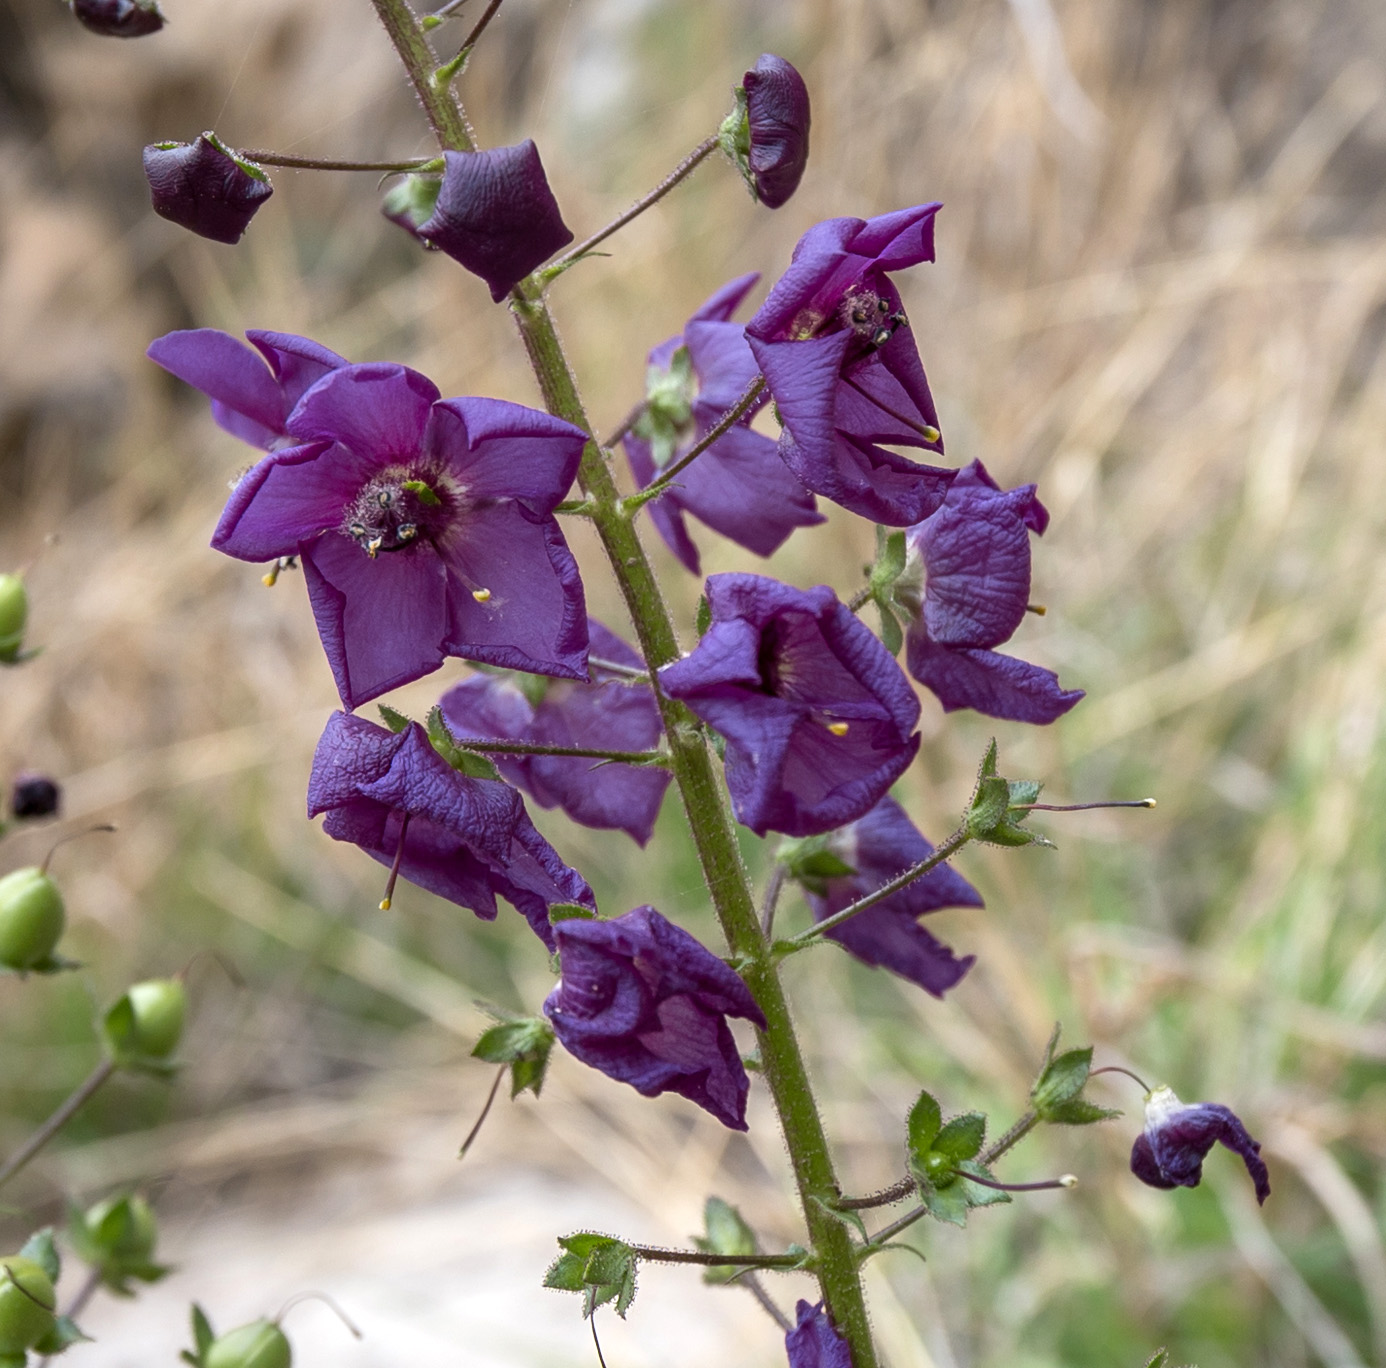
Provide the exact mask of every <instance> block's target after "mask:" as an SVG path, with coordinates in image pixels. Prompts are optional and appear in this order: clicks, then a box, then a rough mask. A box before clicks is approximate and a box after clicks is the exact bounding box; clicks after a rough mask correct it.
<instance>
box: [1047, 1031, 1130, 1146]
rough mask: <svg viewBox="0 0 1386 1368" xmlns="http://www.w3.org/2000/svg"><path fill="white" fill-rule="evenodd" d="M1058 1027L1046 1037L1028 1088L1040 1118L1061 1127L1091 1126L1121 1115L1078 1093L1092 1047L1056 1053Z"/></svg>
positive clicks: (1088, 1069) (1089, 1069)
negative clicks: (1035, 1075) (1037, 1065)
mask: <svg viewBox="0 0 1386 1368" xmlns="http://www.w3.org/2000/svg"><path fill="white" fill-rule="evenodd" d="M1058 1044H1059V1027H1058V1026H1057V1025H1056V1026H1055V1027H1054V1034H1053V1035H1051V1036H1050V1037H1049V1044H1048V1046H1047V1047H1046V1049H1045V1055H1044V1064H1043V1066H1042V1067H1041V1068H1040V1071H1039V1076H1038V1077H1037V1078H1036V1079H1035V1082H1034V1086H1033V1087H1032V1088H1031V1089H1030V1105H1031V1106H1032V1107H1033V1108H1034V1109H1035V1115H1036V1116H1038V1117H1039V1118H1040V1120H1041V1121H1047V1122H1049V1123H1050V1124H1051V1125H1060V1126H1090V1125H1092V1124H1093V1123H1094V1122H1095V1121H1110V1120H1111V1119H1113V1118H1114V1117H1118V1116H1120V1115H1121V1113H1120V1112H1119V1111H1114V1110H1112V1109H1111V1108H1110V1107H1099V1106H1098V1105H1097V1104H1096V1103H1095V1102H1089V1101H1087V1099H1086V1098H1084V1097H1083V1096H1082V1095H1081V1094H1082V1092H1083V1089H1084V1088H1085V1087H1086V1086H1087V1083H1088V1075H1089V1074H1090V1073H1091V1072H1092V1046H1091V1045H1088V1046H1086V1047H1084V1048H1083V1049H1079V1050H1065V1051H1064V1052H1063V1054H1061V1055H1056V1054H1055V1053H1054V1051H1055V1050H1056V1049H1057V1048H1058Z"/></svg>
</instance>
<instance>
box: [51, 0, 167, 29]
mask: <svg viewBox="0 0 1386 1368" xmlns="http://www.w3.org/2000/svg"><path fill="white" fill-rule="evenodd" d="M72 12H73V14H75V15H76V16H77V22H78V23H79V24H81V25H82V27H83V28H85V29H90V30H91V32H92V33H99V34H100V35H101V36H102V37H103V38H143V37H145V36H146V35H147V34H150V33H158V31H159V30H160V29H161V28H163V26H164V16H163V15H162V14H160V13H159V7H158V5H156V4H155V3H154V0H72Z"/></svg>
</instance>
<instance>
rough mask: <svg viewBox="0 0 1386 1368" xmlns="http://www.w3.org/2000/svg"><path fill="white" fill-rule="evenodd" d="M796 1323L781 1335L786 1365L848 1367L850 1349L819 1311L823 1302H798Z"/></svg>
mask: <svg viewBox="0 0 1386 1368" xmlns="http://www.w3.org/2000/svg"><path fill="white" fill-rule="evenodd" d="M794 1311H795V1316H796V1318H797V1321H798V1324H796V1325H795V1327H794V1329H792V1330H791V1331H790V1332H789V1333H788V1334H787V1335H786V1336H785V1337H784V1347H785V1350H786V1351H787V1352H788V1354H789V1368H852V1351H851V1350H850V1349H849V1348H848V1347H847V1341H846V1340H845V1339H843V1337H842V1336H841V1335H840V1334H839V1333H838V1332H837V1330H836V1329H835V1328H834V1326H833V1323H832V1321H830V1320H829V1319H828V1317H827V1315H826V1314H825V1313H824V1311H823V1303H822V1302H819V1303H818V1305H817V1306H810V1305H809V1303H808V1302H806V1301H801V1302H800V1303H799V1305H798V1306H796V1307H795V1308H794Z"/></svg>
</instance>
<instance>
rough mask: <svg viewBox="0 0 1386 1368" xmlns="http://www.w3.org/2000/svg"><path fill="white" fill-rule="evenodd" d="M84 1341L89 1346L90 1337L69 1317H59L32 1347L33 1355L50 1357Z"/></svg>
mask: <svg viewBox="0 0 1386 1368" xmlns="http://www.w3.org/2000/svg"><path fill="white" fill-rule="evenodd" d="M84 1341H85V1342H86V1343H87V1344H90V1343H91V1342H92V1340H91V1336H90V1335H88V1334H86V1333H85V1332H84V1331H83V1330H82V1328H81V1326H79V1325H78V1324H77V1322H76V1321H75V1320H73V1319H72V1317H71V1316H59V1317H58V1318H57V1319H56V1320H55V1321H54V1322H53V1328H52V1329H51V1330H50V1331H49V1332H48V1333H47V1334H46V1335H45V1336H44V1337H43V1338H42V1339H41V1340H39V1342H38V1343H37V1344H36V1345H34V1353H36V1354H44V1355H47V1356H48V1357H52V1356H54V1355H56V1354H61V1353H63V1352H64V1350H67V1349H71V1348H72V1346H73V1345H74V1344H81V1343H83V1342H84Z"/></svg>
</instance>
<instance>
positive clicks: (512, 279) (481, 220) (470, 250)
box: [418, 138, 573, 303]
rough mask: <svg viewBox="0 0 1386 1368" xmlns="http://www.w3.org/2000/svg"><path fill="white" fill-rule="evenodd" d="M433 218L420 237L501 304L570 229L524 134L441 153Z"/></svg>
mask: <svg viewBox="0 0 1386 1368" xmlns="http://www.w3.org/2000/svg"><path fill="white" fill-rule="evenodd" d="M443 161H444V162H445V164H446V169H445V170H444V172H443V184H442V187H441V188H440V190H439V191H438V203H437V205H436V207H435V209H434V212H433V217H432V218H430V219H429V220H428V221H427V222H426V223H424V224H422V225H421V226H420V228H419V230H418V232H419V236H420V237H421V238H423V239H424V240H425V241H426V242H431V243H432V244H433V245H434V246H435V247H437V248H438V249H439V250H441V251H444V252H446V253H447V254H448V255H449V256H450V257H452V259H453V260H454V261H458V262H461V264H462V265H463V266H465V267H466V268H467V270H469V271H471V272H472V274H473V275H479V276H480V277H481V278H482V279H483V280H484V281H485V282H486V284H487V285H488V286H490V289H491V298H492V299H494V300H495V301H496V302H497V303H499V302H500V301H501V300H502V299H504V298H505V296H506V294H507V293H508V292H509V291H510V288H511V287H512V286H513V285H516V284H517V283H518V282H519V281H521V280H523V279H524V278H525V276H527V275H528V274H529V273H530V272H531V271H532V270H534V268H535V267H536V266H541V265H543V263H544V262H545V261H547V260H548V259H549V258H550V257H551V256H552V255H553V254H554V253H555V252H556V251H558V249H559V248H560V247H566V246H567V245H568V244H569V243H570V242H571V241H572V240H573V234H572V232H571V230H570V229H569V228H568V225H567V224H566V223H564V222H563V216H562V214H561V213H560V212H559V208H558V201H557V200H555V199H554V197H553V191H552V190H550V189H549V182H548V179H547V178H546V177H545V175H544V166H543V163H542V162H541V161H540V160H539V149H538V148H537V147H535V145H534V143H533V142H532V141H530V140H529V139H528V138H526V139H525V141H524V142H522V143H517V144H516V145H515V146H514V147H492V148H488V149H487V150H486V151H485V152H445V153H444V154H443Z"/></svg>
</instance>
